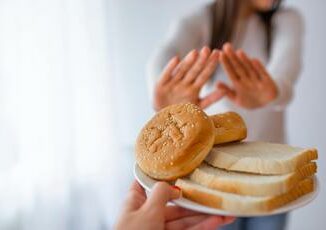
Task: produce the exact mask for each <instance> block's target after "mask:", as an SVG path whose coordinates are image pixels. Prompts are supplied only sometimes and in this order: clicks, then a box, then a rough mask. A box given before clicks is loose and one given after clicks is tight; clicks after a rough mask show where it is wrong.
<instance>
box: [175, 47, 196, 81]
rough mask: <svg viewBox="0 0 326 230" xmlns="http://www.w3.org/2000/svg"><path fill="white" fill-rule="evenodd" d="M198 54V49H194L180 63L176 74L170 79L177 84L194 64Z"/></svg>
mask: <svg viewBox="0 0 326 230" xmlns="http://www.w3.org/2000/svg"><path fill="white" fill-rule="evenodd" d="M197 56H198V51H197V50H192V51H191V52H190V53H189V54H188V55H187V56H186V57H185V58H184V60H183V61H182V62H181V63H179V65H178V67H177V68H176V71H175V72H173V73H174V76H173V78H172V80H171V81H170V82H171V83H172V84H175V83H176V82H178V81H180V80H181V79H182V78H183V77H184V76H185V74H186V73H187V72H188V70H189V69H190V68H191V66H192V65H193V64H194V62H195V61H196V59H197Z"/></svg>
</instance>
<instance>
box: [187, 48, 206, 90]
mask: <svg viewBox="0 0 326 230" xmlns="http://www.w3.org/2000/svg"><path fill="white" fill-rule="evenodd" d="M210 53H211V51H210V49H209V48H208V47H207V46H205V47H204V48H202V50H201V51H200V54H199V58H198V59H197V61H196V62H195V64H194V65H193V66H192V67H191V69H190V70H189V71H188V73H187V74H186V76H185V77H184V83H186V84H189V83H191V82H193V81H194V80H195V79H196V77H197V76H198V75H199V73H200V72H201V71H202V70H203V69H204V67H205V64H206V61H207V60H208V58H209V55H210Z"/></svg>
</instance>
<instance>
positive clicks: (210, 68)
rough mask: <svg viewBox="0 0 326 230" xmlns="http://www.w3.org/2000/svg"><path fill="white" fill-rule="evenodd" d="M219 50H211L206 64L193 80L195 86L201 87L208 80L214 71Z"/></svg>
mask: <svg viewBox="0 0 326 230" xmlns="http://www.w3.org/2000/svg"><path fill="white" fill-rule="evenodd" d="M219 56H220V52H219V51H218V50H213V52H212V53H211V55H210V57H209V59H208V61H207V64H206V65H205V67H204V69H203V70H202V71H201V72H200V74H199V75H198V77H197V78H196V80H195V82H194V86H195V87H197V88H201V87H203V85H204V84H205V83H206V82H207V81H208V80H209V78H210V77H211V76H212V74H213V73H214V71H215V70H216V67H217V64H218V61H219Z"/></svg>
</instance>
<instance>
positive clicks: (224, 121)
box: [210, 112, 247, 144]
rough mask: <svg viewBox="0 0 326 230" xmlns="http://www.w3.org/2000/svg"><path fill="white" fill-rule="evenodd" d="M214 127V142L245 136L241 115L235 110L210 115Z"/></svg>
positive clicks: (237, 139)
mask: <svg viewBox="0 0 326 230" xmlns="http://www.w3.org/2000/svg"><path fill="white" fill-rule="evenodd" d="M210 118H211V119H212V120H213V123H214V127H215V141H214V144H222V143H228V142H233V141H240V140H243V139H245V138H246V137H247V127H246V124H245V122H244V121H243V119H242V117H241V116H240V115H239V114H237V113H235V112H226V113H221V114H216V115H213V116H210Z"/></svg>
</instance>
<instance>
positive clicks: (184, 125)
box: [135, 103, 215, 180]
mask: <svg viewBox="0 0 326 230" xmlns="http://www.w3.org/2000/svg"><path fill="white" fill-rule="evenodd" d="M214 137H215V136H214V125H213V122H212V120H211V119H209V117H208V116H207V115H206V114H205V112H204V111H203V110H201V109H200V108H199V107H198V106H196V105H193V104H190V103H187V104H177V105H171V106H168V107H166V108H164V109H162V110H161V111H159V112H158V113H157V114H156V115H155V116H154V117H153V118H152V119H151V120H150V121H149V122H148V123H147V124H146V125H145V127H144V128H143V129H142V130H141V132H140V134H139V136H138V138H137V141H136V147H135V154H136V161H137V164H138V165H139V167H140V168H141V169H142V171H143V172H144V173H146V174H147V175H148V176H150V177H152V178H155V179H159V180H173V179H176V178H179V177H181V176H184V175H186V174H188V173H190V172H191V171H192V170H194V169H195V168H196V167H197V166H198V165H200V164H201V163H202V162H203V160H204V159H205V157H206V156H207V154H208V153H209V151H210V150H211V148H212V146H213V143H214Z"/></svg>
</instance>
